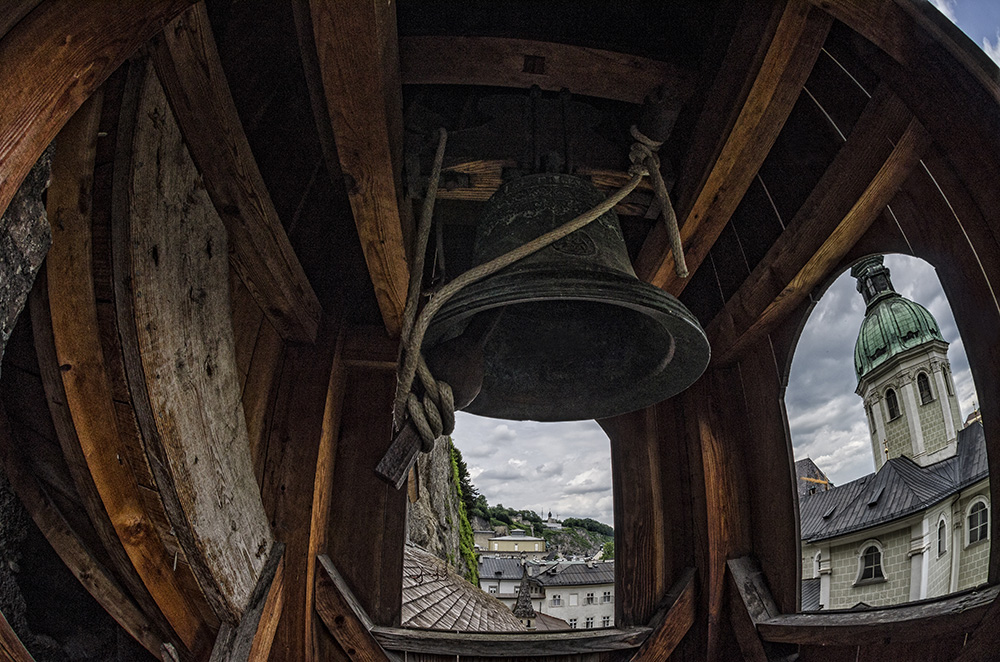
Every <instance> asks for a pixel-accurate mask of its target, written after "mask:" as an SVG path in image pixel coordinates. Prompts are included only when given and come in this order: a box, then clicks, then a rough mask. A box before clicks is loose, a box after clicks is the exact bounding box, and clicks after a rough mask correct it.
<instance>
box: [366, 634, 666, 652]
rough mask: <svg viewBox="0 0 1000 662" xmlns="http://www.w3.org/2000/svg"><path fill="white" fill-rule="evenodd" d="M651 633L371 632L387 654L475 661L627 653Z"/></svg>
mask: <svg viewBox="0 0 1000 662" xmlns="http://www.w3.org/2000/svg"><path fill="white" fill-rule="evenodd" d="M650 633H651V629H650V628H648V627H645V626H642V627H626V628H607V629H604V628H602V629H600V630H563V631H560V632H444V631H440V630H418V629H413V628H389V627H382V626H375V627H374V629H373V630H372V634H373V635H375V639H376V640H377V641H378V642H379V643H380V644H381V645H382V647H383V648H384V649H385V650H387V651H403V652H405V653H407V654H409V653H415V654H416V655H414V656H413V657H416V656H417V655H421V654H427V655H434V656H438V655H440V656H442V657H443V656H448V658H447V659H454V658H456V657H457V658H461V659H466V657H467V656H468V658H469V659H474V660H481V659H483V658H491V657H498V658H503V659H504V660H530V659H533V658H535V657H542V658H543V659H546V660H554V659H558V657H559V656H572V657H570V659H581V658H582V659H593V657H592V656H598V655H599V654H600V653H601V652H611V651H624V652H625V653H626V654H627V652H628V651H631V650H632V649H635V648H636V647H638V646H640V645H641V644H642V642H643V641H645V639H646V638H647V637H649V635H650ZM410 659H412V658H410ZM431 659H435V658H431ZM437 659H440V658H437ZM597 659H602V658H601V657H598V658H597ZM611 659H614V658H611ZM654 659H655V658H654Z"/></svg>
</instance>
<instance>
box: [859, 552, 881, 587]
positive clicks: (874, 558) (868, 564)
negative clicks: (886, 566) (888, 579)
mask: <svg viewBox="0 0 1000 662" xmlns="http://www.w3.org/2000/svg"><path fill="white" fill-rule="evenodd" d="M859 566H860V567H859V568H858V570H859V572H858V581H857V582H855V583H858V584H861V583H870V582H884V581H885V574H883V572H882V550H881V549H879V547H878V545H874V544H872V545H867V546H866V547H865V551H864V552H863V553H862V554H861V558H860V559H859Z"/></svg>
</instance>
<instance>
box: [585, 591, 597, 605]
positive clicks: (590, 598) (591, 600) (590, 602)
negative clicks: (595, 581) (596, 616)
mask: <svg viewBox="0 0 1000 662" xmlns="http://www.w3.org/2000/svg"><path fill="white" fill-rule="evenodd" d="M587 604H588V605H593V604H597V601H596V600H594V594H593V593H588V594H587Z"/></svg>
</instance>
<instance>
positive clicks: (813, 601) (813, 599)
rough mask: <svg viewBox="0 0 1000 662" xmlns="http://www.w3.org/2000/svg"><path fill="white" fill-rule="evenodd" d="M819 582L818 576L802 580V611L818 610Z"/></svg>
mask: <svg viewBox="0 0 1000 662" xmlns="http://www.w3.org/2000/svg"><path fill="white" fill-rule="evenodd" d="M819 584H820V579H819V577H816V578H815V579H803V580H802V611H817V610H819Z"/></svg>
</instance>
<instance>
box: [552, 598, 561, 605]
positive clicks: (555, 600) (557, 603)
mask: <svg viewBox="0 0 1000 662" xmlns="http://www.w3.org/2000/svg"><path fill="white" fill-rule="evenodd" d="M552 606H553V607H562V596H561V595H553V596H552Z"/></svg>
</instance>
